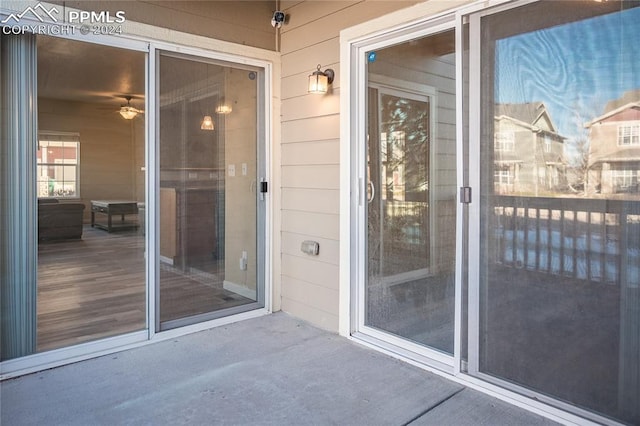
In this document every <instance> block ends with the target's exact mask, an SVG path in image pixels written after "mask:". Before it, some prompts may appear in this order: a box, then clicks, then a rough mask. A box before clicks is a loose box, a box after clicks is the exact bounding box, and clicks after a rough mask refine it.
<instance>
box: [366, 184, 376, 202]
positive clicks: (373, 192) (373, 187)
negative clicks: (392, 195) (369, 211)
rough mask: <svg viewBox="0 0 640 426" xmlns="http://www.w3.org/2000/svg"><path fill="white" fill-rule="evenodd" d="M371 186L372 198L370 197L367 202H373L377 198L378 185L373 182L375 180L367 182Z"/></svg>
mask: <svg viewBox="0 0 640 426" xmlns="http://www.w3.org/2000/svg"><path fill="white" fill-rule="evenodd" d="M367 185H369V186H370V187H371V198H369V199H368V200H367V203H369V204H371V203H372V202H373V200H374V199H375V198H376V187H375V185H374V184H373V182H371V181H369V183H368V184H367Z"/></svg>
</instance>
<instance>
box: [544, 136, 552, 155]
mask: <svg viewBox="0 0 640 426" xmlns="http://www.w3.org/2000/svg"><path fill="white" fill-rule="evenodd" d="M544 152H551V138H550V137H549V136H545V137H544Z"/></svg>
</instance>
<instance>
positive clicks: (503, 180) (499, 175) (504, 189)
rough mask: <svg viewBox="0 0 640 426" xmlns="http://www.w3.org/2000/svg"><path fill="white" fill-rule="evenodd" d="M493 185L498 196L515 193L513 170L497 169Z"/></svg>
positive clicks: (494, 173)
mask: <svg viewBox="0 0 640 426" xmlns="http://www.w3.org/2000/svg"><path fill="white" fill-rule="evenodd" d="M493 185H494V189H495V191H496V193H498V194H504V193H508V192H511V191H513V170H512V169H511V168H506V169H495V170H494V172H493Z"/></svg>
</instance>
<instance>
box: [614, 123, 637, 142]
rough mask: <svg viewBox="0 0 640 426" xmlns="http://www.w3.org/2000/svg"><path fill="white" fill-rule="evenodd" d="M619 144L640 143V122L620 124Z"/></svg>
mask: <svg viewBox="0 0 640 426" xmlns="http://www.w3.org/2000/svg"><path fill="white" fill-rule="evenodd" d="M618 145H640V124H633V125H624V126H618Z"/></svg>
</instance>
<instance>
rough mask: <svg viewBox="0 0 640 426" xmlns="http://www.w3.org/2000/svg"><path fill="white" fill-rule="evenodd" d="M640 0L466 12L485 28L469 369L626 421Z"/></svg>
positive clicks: (637, 216) (634, 298)
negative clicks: (473, 361) (475, 320)
mask: <svg viewBox="0 0 640 426" xmlns="http://www.w3.org/2000/svg"><path fill="white" fill-rule="evenodd" d="M636 5H637V3H636V2H616V1H610V2H606V3H597V2H593V1H582V2H576V1H569V2H562V1H557V2H540V3H534V4H528V5H525V6H521V7H517V8H513V9H510V10H507V11H504V12H501V13H497V14H494V15H488V16H484V17H482V18H481V20H479V21H472V22H479V26H480V27H479V28H478V29H477V32H476V34H479V35H480V37H481V43H480V46H481V57H480V58H481V66H480V67H479V68H478V70H482V73H481V74H479V77H478V78H479V80H478V81H480V86H481V90H480V93H481V95H480V102H479V103H478V104H477V105H478V106H479V108H478V111H479V117H480V150H481V151H480V157H479V159H478V160H476V161H479V170H480V182H481V185H482V186H481V191H482V193H483V194H486V195H483V196H482V197H480V203H481V204H480V212H481V213H480V234H479V235H480V244H479V253H478V256H479V259H480V276H479V297H480V298H479V306H480V317H479V336H478V340H479V353H478V354H477V356H478V371H477V372H475V373H478V374H484V375H485V376H486V377H489V378H494V379H495V378H497V379H499V380H500V381H502V382H508V383H510V384H516V385H518V387H519V388H520V390H522V388H526V389H528V390H532V391H535V392H537V393H539V394H545V395H548V396H551V397H553V398H554V399H555V400H561V401H567V402H569V403H571V404H573V405H576V406H579V407H583V408H586V409H587V410H591V411H594V412H596V413H598V414H602V415H605V416H610V417H612V418H615V419H617V420H619V421H622V422H628V423H633V424H637V423H639V422H640V409H639V407H640V405H638V395H639V394H640V376H639V375H638V359H639V358H638V356H639V354H640V352H639V351H640V339H639V337H638V336H640V333H639V332H640V310H639V307H640V292H639V291H638V289H639V288H640V284H639V274H638V271H639V265H640V257H639V256H638V252H639V250H640V244H639V241H640V192H639V189H638V188H639V186H638V181H639V180H638V178H639V177H640V162H638V154H639V153H640V139H639V138H638V137H636V136H635V133H634V132H636V130H637V129H638V128H639V125H640V110H639V108H638V105H639V102H640V62H639V61H638V58H639V57H640V50H639V49H638V46H637V44H636V43H630V40H632V39H635V38H636V36H637V33H638V30H639V29H640V24H639V22H640V8H639V7H635V6H636ZM514 23H517V25H514ZM471 31H472V33H473V31H474V29H472V30H471ZM471 37H473V35H472V36H471ZM472 67H473V64H472ZM474 237H475V236H471V238H474ZM523 391H524V390H523Z"/></svg>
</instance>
